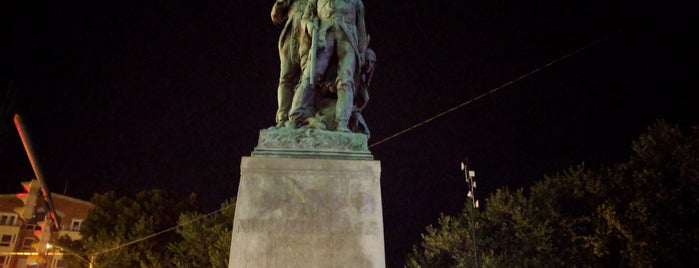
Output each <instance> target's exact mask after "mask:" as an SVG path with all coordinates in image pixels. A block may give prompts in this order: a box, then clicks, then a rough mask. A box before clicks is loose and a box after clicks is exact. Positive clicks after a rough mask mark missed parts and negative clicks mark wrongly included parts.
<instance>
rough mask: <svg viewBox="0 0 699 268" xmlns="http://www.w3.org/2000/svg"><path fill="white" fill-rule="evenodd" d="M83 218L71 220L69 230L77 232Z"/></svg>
mask: <svg viewBox="0 0 699 268" xmlns="http://www.w3.org/2000/svg"><path fill="white" fill-rule="evenodd" d="M82 223H83V220H73V222H72V223H71V224H70V230H71V231H73V232H79V231H80V225H82Z"/></svg>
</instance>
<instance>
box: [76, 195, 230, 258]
mask: <svg viewBox="0 0 699 268" xmlns="http://www.w3.org/2000/svg"><path fill="white" fill-rule="evenodd" d="M232 206H235V203H231V204H228V205H227V206H225V207H221V208H219V209H217V210H214V211H212V212H209V213H206V214H203V215H201V216H199V217H197V218H195V219H192V220H189V221H186V222H184V223H180V224H177V225H175V226H173V227H170V228H167V229H164V230H162V231H159V232H156V233H153V234H150V235H147V236H143V237H140V238H137V239H134V240H132V241H129V242H126V243H124V244H120V245H117V246H114V247H111V248H108V249H104V250H101V251H97V252H93V253H91V254H83V255H92V256H97V255H100V254H104V253H107V252H110V251H114V250H117V249H120V248H123V247H126V246H130V245H133V244H136V243H138V242H141V241H144V240H148V239H151V238H153V237H156V236H159V235H161V234H164V233H167V232H170V231H172V230H175V229H177V228H180V227H184V226H187V225H189V224H192V223H194V222H196V221H199V220H201V219H203V218H206V217H209V216H211V215H213V214H216V213H218V212H221V211H223V210H225V209H228V208H230V207H232Z"/></svg>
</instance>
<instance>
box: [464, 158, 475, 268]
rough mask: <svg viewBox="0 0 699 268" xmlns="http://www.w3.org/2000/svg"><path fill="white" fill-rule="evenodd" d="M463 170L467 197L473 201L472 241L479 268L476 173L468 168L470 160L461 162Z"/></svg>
mask: <svg viewBox="0 0 699 268" xmlns="http://www.w3.org/2000/svg"><path fill="white" fill-rule="evenodd" d="M461 170H462V171H463V172H464V177H465V180H466V184H467V185H468V194H467V195H466V196H467V197H468V198H469V199H470V200H471V213H470V214H471V215H470V221H471V224H470V225H471V239H472V240H473V267H478V246H477V245H476V226H475V224H474V218H475V216H476V215H475V213H476V211H475V210H476V209H477V208H478V200H477V199H476V192H475V190H476V180H475V179H474V178H475V177H476V172H475V171H473V170H470V169H469V168H468V158H466V159H464V161H463V162H461Z"/></svg>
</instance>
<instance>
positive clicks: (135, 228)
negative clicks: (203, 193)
mask: <svg viewBox="0 0 699 268" xmlns="http://www.w3.org/2000/svg"><path fill="white" fill-rule="evenodd" d="M194 201H195V196H194V195H193V194H192V195H190V196H189V197H187V198H182V197H181V196H179V195H176V194H174V193H171V192H166V191H164V190H158V189H156V190H147V191H143V192H140V193H138V194H137V195H136V197H135V198H133V199H132V198H129V197H121V198H117V197H116V196H115V194H114V193H113V192H111V193H106V194H96V195H95V196H94V197H93V198H92V200H91V202H92V203H93V204H94V205H95V208H93V209H92V210H91V211H90V214H89V215H88V217H87V219H85V221H84V222H83V226H82V228H81V231H80V233H81V235H82V236H83V240H82V242H83V243H84V248H86V249H89V250H90V252H89V253H88V254H89V255H94V256H95V259H94V265H95V267H169V266H170V263H172V258H173V257H172V253H171V252H169V251H167V250H165V249H166V248H167V245H168V244H170V243H174V242H176V241H178V240H180V239H181V238H180V237H179V236H178V235H177V234H175V233H172V232H165V233H162V234H159V235H158V237H157V239H146V238H148V236H151V235H154V234H157V233H158V232H160V231H163V230H166V229H167V228H169V227H173V226H175V224H176V222H177V219H178V218H179V215H180V214H181V213H185V212H190V211H194V208H195V206H194Z"/></svg>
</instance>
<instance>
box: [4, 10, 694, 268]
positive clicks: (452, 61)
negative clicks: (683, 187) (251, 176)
mask: <svg viewBox="0 0 699 268" xmlns="http://www.w3.org/2000/svg"><path fill="white" fill-rule="evenodd" d="M10 2H13V3H9V4H8V3H6V4H3V8H2V10H3V12H2V13H3V16H2V17H3V18H2V19H1V21H2V24H3V25H4V26H5V29H6V31H7V34H3V36H4V37H5V38H3V39H4V41H3V42H2V48H3V49H2V60H0V63H1V65H0V66H1V69H0V71H1V73H0V75H1V77H0V78H1V79H2V82H3V85H2V87H0V88H1V89H2V91H0V93H2V94H0V98H2V101H3V103H2V105H3V106H2V107H3V109H4V110H3V114H2V120H3V121H2V122H0V125H2V128H0V131H2V132H0V180H2V184H0V185H1V186H2V189H0V190H1V191H0V192H2V193H14V192H18V191H19V190H20V189H21V188H20V184H19V182H20V181H24V180H28V179H30V178H32V177H33V172H32V169H31V166H30V165H29V161H28V159H27V156H26V154H25V152H24V149H23V147H22V144H21V142H20V140H19V137H18V135H17V134H16V131H15V129H14V125H13V124H12V114H13V113H15V112H17V113H19V114H20V115H21V116H22V117H23V120H24V122H25V124H26V126H27V128H28V132H29V133H30V135H31V138H32V140H33V142H34V146H35V147H36V148H35V149H36V154H37V156H38V158H39V162H40V165H41V166H42V168H43V172H44V175H45V179H46V181H47V182H48V184H49V187H50V188H51V190H52V191H53V192H56V193H65V194H66V195H69V196H73V197H77V198H81V199H85V200H89V199H90V197H91V196H92V195H93V193H103V192H106V191H116V192H117V193H119V194H133V193H136V192H139V191H142V190H146V189H151V188H163V189H169V190H174V191H178V192H181V193H183V194H187V193H189V192H196V193H198V195H199V198H198V199H199V200H200V201H201V202H202V204H203V206H204V207H205V209H207V210H209V211H210V210H215V209H217V208H218V206H219V204H220V203H221V202H222V201H224V200H225V199H227V198H229V197H230V196H233V195H235V194H236V192H237V186H238V179H239V174H240V169H239V166H240V159H241V157H243V156H249V155H250V152H252V150H253V148H254V146H255V145H256V143H257V135H258V132H259V130H260V129H264V128H267V127H270V126H272V125H274V113H275V111H276V86H277V81H278V72H279V59H278V54H277V40H278V37H279V33H280V32H281V27H280V26H275V25H273V24H272V22H271V20H270V18H269V13H270V9H271V6H272V3H273V1H271V0H270V1H259V0H253V1H63V2H62V3H60V4H55V3H52V4H38V3H34V2H32V3H25V2H27V1H10ZM14 2H22V3H21V4H20V3H14ZM568 2H570V1H444V0H433V1H375V0H367V1H365V3H364V4H365V7H366V23H367V30H368V32H369V33H370V35H371V44H370V47H372V48H373V49H374V50H375V51H376V54H377V59H378V65H377V69H376V73H375V74H374V80H373V82H372V87H371V88H370V94H371V101H370V103H369V105H368V106H367V107H366V109H365V110H364V112H363V115H364V117H365V119H366V120H367V123H368V124H369V127H370V128H371V131H372V138H371V140H370V141H369V142H370V144H373V143H375V142H377V141H379V140H382V139H384V138H386V137H389V136H391V135H393V134H395V133H398V132H400V131H402V130H404V129H407V128H409V127H411V126H413V125H415V124H418V123H420V122H422V121H423V120H426V119H428V118H431V117H433V116H435V115H437V114H439V113H441V112H444V111H445V110H447V109H450V108H452V107H455V106H457V105H460V104H462V103H464V102H466V101H468V100H470V99H472V98H474V97H476V96H479V95H481V94H483V93H485V92H488V91H490V90H492V89H494V88H497V87H499V86H501V85H503V84H505V83H507V82H509V81H511V80H513V79H515V78H517V77H519V76H520V75H523V74H526V73H529V72H530V71H532V70H535V69H537V68H540V67H542V66H544V65H546V64H547V63H550V62H552V61H555V60H556V59H558V58H560V57H562V56H565V55H570V56H569V57H567V58H565V59H563V60H561V61H559V62H557V63H556V64H553V65H550V66H548V67H546V68H544V69H541V70H539V71H537V72H536V73H534V74H532V75H531V76H528V77H526V78H525V79H522V80H519V81H517V82H516V83H513V84H511V85H509V86H507V87H504V88H502V89H500V90H498V91H497V92H495V93H493V94H491V95H488V96H486V97H484V98H482V99H479V100H478V101H475V102H473V103H471V104H469V105H466V106H464V107H461V108H459V109H457V110H455V111H453V112H450V113H447V114H446V115H444V116H442V117H439V118H436V119H435V120H433V121H431V122H429V123H427V124H425V125H422V126H420V127H417V128H415V129H413V130H411V131H409V132H406V133H405V134H402V135H399V136H397V137H395V138H392V139H390V140H388V141H385V142H382V143H380V144H377V145H375V146H372V147H371V149H370V150H371V152H372V153H373V154H374V157H375V159H376V160H379V161H381V165H382V176H381V184H382V198H383V212H384V230H385V243H386V256H387V265H388V266H389V267H401V266H402V264H403V259H404V257H405V255H406V254H407V253H408V252H409V251H410V248H411V245H412V244H414V243H417V242H419V234H420V233H421V232H423V231H424V227H425V226H427V225H429V224H432V223H435V222H436V218H437V217H438V216H439V214H440V212H444V213H447V214H453V213H456V212H458V211H459V210H460V209H461V208H462V207H463V205H464V203H465V202H466V192H467V191H466V185H465V183H464V177H463V173H462V172H461V170H460V169H459V165H460V162H461V161H462V159H464V158H465V157H468V158H469V161H470V162H469V163H470V166H471V167H473V169H475V170H476V175H477V176H476V180H477V181H478V185H479V188H477V190H476V195H477V196H478V197H481V198H484V197H485V196H487V194H488V193H490V192H492V191H494V190H495V189H497V188H499V187H503V186H509V187H510V188H519V187H525V186H528V185H531V183H533V182H534V181H535V180H537V179H540V178H542V177H543V176H544V175H545V174H555V173H556V172H558V171H561V170H563V169H565V168H567V167H569V166H571V165H577V164H579V163H583V162H584V163H585V164H586V165H587V166H597V165H599V164H601V163H613V162H620V161H623V160H624V159H625V157H626V156H628V154H629V148H630V142H631V140H632V139H634V138H635V137H637V136H638V135H639V134H640V133H642V132H643V131H644V130H645V128H646V127H647V126H648V125H649V124H652V123H653V122H655V121H656V120H658V119H665V120H666V121H668V122H670V123H677V124H680V125H683V126H686V125H690V124H699V109H697V107H699V106H698V105H699V98H696V97H691V96H692V95H695V94H693V93H694V92H693V91H696V90H697V85H696V80H695V78H696V77H697V71H696V70H697V68H696V62H697V57H696V54H697V53H696V48H697V47H699V44H697V42H696V41H692V40H691V39H695V38H691V37H694V36H696V34H693V33H692V32H694V29H693V28H691V27H690V24H692V23H691V21H692V20H691V19H690V17H691V16H694V15H693V14H692V15H690V14H689V11H690V10H692V9H689V8H688V7H685V6H681V5H679V4H674V3H675V1H670V2H667V1H666V2H663V3H662V5H660V3H655V4H653V5H650V4H647V5H646V4H641V3H638V2H635V1H616V3H609V2H612V1H596V0H593V1H574V2H571V3H568ZM676 2H680V1H676ZM8 26H9V27H8ZM597 40H601V41H600V42H598V43H596V44H594V45H590V44H592V43H593V42H595V41H597ZM581 48H584V49H583V50H581V51H579V52H577V53H573V54H570V53H572V52H574V51H576V50H578V49H581ZM8 89H10V90H11V91H9V92H10V93H12V92H14V94H6V92H8ZM8 96H9V97H8ZM12 96H14V97H12ZM11 101H12V102H13V103H14V104H13V105H9V103H10V102H11ZM481 202H483V201H481ZM173 224H174V223H173Z"/></svg>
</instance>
